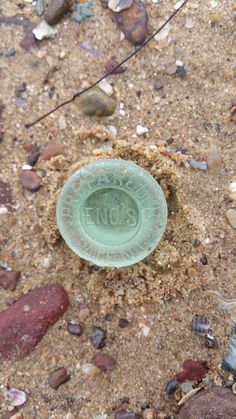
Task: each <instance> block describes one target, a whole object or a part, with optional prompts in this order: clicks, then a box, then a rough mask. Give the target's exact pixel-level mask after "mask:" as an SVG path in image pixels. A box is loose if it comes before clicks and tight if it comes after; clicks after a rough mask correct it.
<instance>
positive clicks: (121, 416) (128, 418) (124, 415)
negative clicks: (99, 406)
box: [115, 410, 141, 419]
mask: <svg viewBox="0 0 236 419" xmlns="http://www.w3.org/2000/svg"><path fill="white" fill-rule="evenodd" d="M140 417H141V416H140V414H139V413H135V412H127V411H126V410H119V412H116V414H115V419H139V418H140Z"/></svg>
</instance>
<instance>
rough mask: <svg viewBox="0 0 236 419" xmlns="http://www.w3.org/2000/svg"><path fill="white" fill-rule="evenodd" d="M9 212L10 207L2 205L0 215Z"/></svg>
mask: <svg viewBox="0 0 236 419" xmlns="http://www.w3.org/2000/svg"><path fill="white" fill-rule="evenodd" d="M7 213H8V209H7V208H6V207H0V215H5V214H7Z"/></svg>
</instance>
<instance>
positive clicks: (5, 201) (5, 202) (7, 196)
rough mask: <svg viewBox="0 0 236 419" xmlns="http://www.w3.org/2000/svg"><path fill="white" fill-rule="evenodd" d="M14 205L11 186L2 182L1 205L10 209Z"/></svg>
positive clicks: (0, 185) (0, 187)
mask: <svg viewBox="0 0 236 419" xmlns="http://www.w3.org/2000/svg"><path fill="white" fill-rule="evenodd" d="M13 204H14V202H13V196H12V190H11V186H10V184H9V183H7V182H3V181H2V180H0V205H2V206H4V207H6V208H7V209H10V208H12V206H13Z"/></svg>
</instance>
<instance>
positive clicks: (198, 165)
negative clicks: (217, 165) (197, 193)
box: [189, 159, 207, 171]
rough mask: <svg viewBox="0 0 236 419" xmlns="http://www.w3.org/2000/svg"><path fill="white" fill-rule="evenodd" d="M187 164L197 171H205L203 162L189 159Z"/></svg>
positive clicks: (205, 166) (205, 164)
mask: <svg viewBox="0 0 236 419" xmlns="http://www.w3.org/2000/svg"><path fill="white" fill-rule="evenodd" d="M189 164H190V166H191V167H192V168H193V169H198V170H203V171H205V170H207V163H206V162H205V161H198V160H194V159H191V160H190V161H189Z"/></svg>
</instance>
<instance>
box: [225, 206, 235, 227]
mask: <svg viewBox="0 0 236 419" xmlns="http://www.w3.org/2000/svg"><path fill="white" fill-rule="evenodd" d="M225 215H226V217H227V219H228V221H229V223H230V225H231V226H232V227H233V228H236V209H233V208H231V209H229V210H228V211H226V214H225Z"/></svg>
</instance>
